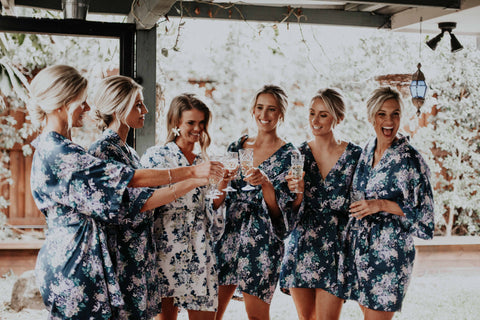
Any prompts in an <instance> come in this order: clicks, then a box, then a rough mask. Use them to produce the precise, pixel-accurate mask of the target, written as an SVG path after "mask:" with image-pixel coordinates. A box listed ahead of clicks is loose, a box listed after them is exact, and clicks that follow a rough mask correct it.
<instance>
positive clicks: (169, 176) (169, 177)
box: [168, 169, 172, 184]
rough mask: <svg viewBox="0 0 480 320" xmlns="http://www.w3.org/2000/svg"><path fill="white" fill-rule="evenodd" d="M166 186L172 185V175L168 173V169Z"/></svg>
mask: <svg viewBox="0 0 480 320" xmlns="http://www.w3.org/2000/svg"><path fill="white" fill-rule="evenodd" d="M168 184H172V173H171V172H170V169H168Z"/></svg>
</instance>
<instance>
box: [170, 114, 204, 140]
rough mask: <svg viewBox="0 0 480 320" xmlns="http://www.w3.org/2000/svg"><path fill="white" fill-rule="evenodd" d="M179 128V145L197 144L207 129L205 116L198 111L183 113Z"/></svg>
mask: <svg viewBox="0 0 480 320" xmlns="http://www.w3.org/2000/svg"><path fill="white" fill-rule="evenodd" d="M178 128H179V129H180V136H178V137H177V140H176V141H177V144H182V145H183V144H195V142H198V141H199V140H200V136H201V135H202V133H203V130H204V129H205V114H204V113H203V112H202V111H200V110H197V109H191V110H187V111H183V112H182V116H181V117H180V123H179V124H178Z"/></svg>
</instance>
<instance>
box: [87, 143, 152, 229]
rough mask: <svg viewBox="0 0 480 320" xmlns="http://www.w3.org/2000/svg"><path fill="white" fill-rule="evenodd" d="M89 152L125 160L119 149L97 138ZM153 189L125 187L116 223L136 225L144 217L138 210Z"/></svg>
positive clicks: (108, 158) (102, 157)
mask: <svg viewBox="0 0 480 320" xmlns="http://www.w3.org/2000/svg"><path fill="white" fill-rule="evenodd" d="M89 153H90V154H92V155H93V156H95V157H97V158H99V159H102V160H106V161H110V162H115V161H118V162H120V163H122V164H124V162H125V161H126V160H125V159H122V155H121V154H119V150H117V148H115V147H114V146H112V144H111V143H109V142H108V141H105V140H98V141H96V142H95V143H94V144H92V146H91V147H90V149H89ZM154 191H155V189H153V188H127V190H126V194H125V197H124V205H123V206H122V207H121V208H120V210H119V211H118V221H117V222H116V223H118V224H128V225H134V226H135V225H138V224H139V223H142V222H143V220H144V219H145V214H146V213H144V212H140V211H141V209H142V207H143V206H144V205H145V203H146V202H147V200H148V199H149V198H150V197H151V196H152V194H153V192H154Z"/></svg>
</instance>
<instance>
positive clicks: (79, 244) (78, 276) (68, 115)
mask: <svg viewBox="0 0 480 320" xmlns="http://www.w3.org/2000/svg"><path fill="white" fill-rule="evenodd" d="M86 88H87V80H86V79H85V78H84V77H82V75H80V73H79V72H78V71H77V70H76V69H75V68H73V67H70V66H65V65H56V66H52V67H48V68H46V69H44V70H42V71H40V72H39V73H38V74H37V75H36V76H35V78H34V79H33V81H32V83H31V86H30V90H31V101H30V103H29V105H28V108H29V113H30V116H31V118H32V122H33V123H34V124H37V125H42V124H43V129H42V133H41V134H40V135H39V136H38V138H37V139H36V140H35V141H34V143H33V144H34V146H35V148H36V150H35V154H34V156H33V163H32V174H31V180H30V183H31V190H32V195H33V198H34V200H35V203H36V205H37V207H38V208H39V209H40V211H41V212H42V213H43V214H44V215H45V216H46V219H47V226H48V231H47V234H46V239H45V243H44V245H43V246H42V248H41V250H40V252H39V254H38V257H37V265H36V273H37V280H38V285H39V288H40V292H41V294H42V297H43V301H44V303H45V305H46V307H47V309H48V311H49V313H50V317H51V318H59V319H78V320H80V319H115V318H116V317H117V311H118V310H117V308H118V307H119V306H121V305H123V304H124V302H123V299H122V295H121V292H120V286H119V283H118V280H117V277H116V273H115V270H114V264H113V262H112V260H111V258H110V254H109V252H108V250H107V238H106V234H105V232H104V227H105V226H106V225H109V224H120V223H122V222H123V221H125V220H128V219H131V218H132V215H135V216H136V215H140V216H142V215H143V216H145V213H143V212H145V211H147V210H150V209H153V208H155V207H158V206H161V205H163V204H165V203H168V202H170V201H173V200H175V198H176V197H178V196H180V195H183V194H185V193H186V192H188V191H189V190H191V189H193V188H196V187H198V186H200V185H204V184H206V183H207V181H208V180H207V179H206V178H205V177H207V176H208V175H210V171H211V170H212V171H215V170H216V169H217V168H214V167H216V165H209V166H208V167H205V168H201V170H199V171H198V172H197V173H196V174H199V176H201V177H202V178H199V179H189V180H187V181H182V182H179V183H177V184H175V186H174V187H172V188H163V189H158V190H156V191H154V192H153V193H150V194H149V195H148V196H146V197H142V198H141V199H139V198H137V197H136V196H135V195H136V193H132V192H131V190H132V189H129V188H127V187H148V186H155V185H158V184H161V182H162V181H168V172H166V171H160V170H134V169H131V168H129V167H128V166H125V165H122V164H120V163H113V162H107V161H104V160H101V159H98V158H96V157H94V156H92V155H90V154H88V153H87V152H86V150H85V149H83V148H82V147H81V146H79V145H77V144H75V143H74V142H72V141H71V133H70V131H71V128H72V127H79V126H81V125H82V118H83V115H84V114H85V112H86V111H88V110H89V109H90V107H89V106H88V104H87V103H86V96H87V91H86ZM218 169H219V171H220V172H214V173H215V174H216V175H218V174H222V172H221V167H219V168H218ZM130 202H133V204H132V203H130ZM130 205H132V206H133V207H135V210H134V211H132V212H133V213H132V212H130V211H124V210H120V208H122V207H123V206H130Z"/></svg>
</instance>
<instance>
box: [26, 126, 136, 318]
mask: <svg viewBox="0 0 480 320" xmlns="http://www.w3.org/2000/svg"><path fill="white" fill-rule="evenodd" d="M33 145H34V146H35V148H36V151H35V154H34V156H33V163H32V174H31V179H30V183H31V189H32V195H33V198H34V200H35V203H36V205H37V207H38V208H39V209H40V211H41V212H42V213H43V214H44V215H45V216H46V220H47V227H48V230H47V232H46V239H45V243H44V245H43V246H42V248H41V249H40V252H39V253H38V257H37V264H36V268H35V269H36V276H37V281H38V285H39V288H40V292H41V294H42V297H43V301H44V303H45V305H46V307H47V309H48V311H49V312H50V316H49V318H50V319H79V320H84V319H110V318H112V317H114V315H115V307H118V306H121V305H122V304H123V299H122V296H121V292H120V286H119V283H118V280H117V277H116V274H115V270H114V267H113V263H112V259H111V257H110V254H109V252H108V248H107V237H106V233H105V230H104V229H105V225H107V224H119V223H121V222H122V221H123V220H128V219H135V216H134V215H133V216H132V215H131V214H130V212H123V211H121V210H120V208H121V207H122V206H124V205H125V203H127V202H128V201H129V199H130V195H129V193H128V189H127V185H128V183H129V182H130V180H131V178H132V177H133V174H134V171H133V169H131V168H128V167H126V166H124V165H122V164H119V163H109V162H105V161H103V160H100V159H98V158H96V157H94V156H92V155H90V154H88V153H87V152H86V150H85V149H83V148H82V147H80V146H79V145H77V144H75V143H73V142H72V141H70V140H69V139H67V138H65V137H64V136H62V135H60V134H58V133H56V132H48V133H43V134H41V135H40V136H39V137H38V138H37V139H36V140H35V141H34V143H33ZM132 199H133V204H132V207H134V208H137V210H136V211H135V212H138V211H139V210H140V208H141V207H142V206H143V204H144V201H143V200H144V199H141V198H135V197H132Z"/></svg>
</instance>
